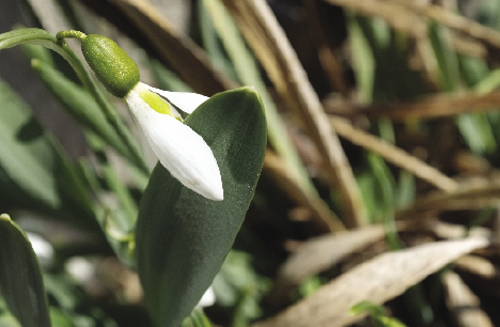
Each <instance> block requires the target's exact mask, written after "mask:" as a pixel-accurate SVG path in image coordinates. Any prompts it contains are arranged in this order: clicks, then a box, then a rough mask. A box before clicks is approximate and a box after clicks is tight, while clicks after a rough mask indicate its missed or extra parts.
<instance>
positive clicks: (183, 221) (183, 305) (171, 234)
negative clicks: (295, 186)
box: [136, 88, 266, 327]
mask: <svg viewBox="0 0 500 327" xmlns="http://www.w3.org/2000/svg"><path fill="white" fill-rule="evenodd" d="M185 123H186V124H187V125H189V126H190V127H191V128H192V129H193V130H195V131H196V132H198V133H199V134H200V135H201V136H202V137H203V138H204V139H205V141H206V142H207V144H208V145H209V146H210V147H211V148H212V150H213V152H214V155H215V157H216V159H217V162H218V164H219V168H220V171H221V175H222V182H223V187H224V201H220V202H216V201H211V200H207V199H205V198H203V197H202V196H200V195H198V194H196V193H194V192H193V191H191V190H189V189H187V188H185V187H184V186H182V185H181V184H180V183H179V182H178V181H177V180H175V179H174V178H173V177H172V176H171V175H170V173H168V172H167V171H166V170H165V169H164V168H163V166H161V165H157V166H156V168H155V170H154V171H153V174H152V176H151V179H150V182H149V185H148V187H147V188H146V191H145V194H144V196H143V199H142V201H141V207H140V210H139V218H138V222H137V231H136V242H137V260H138V271H139V276H140V278H141V282H142V285H143V288H144V292H145V297H146V303H147V305H148V308H149V310H150V313H151V316H152V318H153V321H154V322H155V324H156V325H157V326H162V327H177V326H178V325H179V324H180V323H181V322H182V320H183V319H184V318H185V317H186V316H187V315H188V314H189V313H190V312H191V310H192V309H193V307H194V306H195V305H196V303H197V302H198V301H199V299H200V298H201V296H202V295H203V293H204V292H205V290H206V289H207V288H208V287H209V286H210V284H211V283H212V280H213V278H214V277H215V275H216V274H217V272H218V271H219V269H220V267H221V265H222V262H223V261H224V258H225V256H226V254H227V253H228V251H229V250H230V248H231V246H232V244H233V242H234V238H235V236H236V234H237V232H238V230H239V228H240V226H241V224H242V222H243V219H244V218H245V214H246V211H247V210H248V207H249V205H250V201H251V199H252V197H253V194H254V191H255V186H256V184H257V180H258V178H259V176H260V171H261V169H262V164H263V160H264V153H265V145H266V122H265V116H264V112H263V108H262V104H261V101H260V98H259V96H258V95H257V93H256V92H255V91H253V89H250V88H240V89H236V90H233V91H227V92H223V93H219V94H217V95H215V96H213V97H212V98H210V99H209V100H208V101H207V102H205V103H203V104H202V105H201V106H200V107H199V108H198V109H197V110H196V111H195V112H194V113H193V114H191V115H190V116H189V117H188V118H187V119H186V121H185ZM186 146H189V145H186Z"/></svg>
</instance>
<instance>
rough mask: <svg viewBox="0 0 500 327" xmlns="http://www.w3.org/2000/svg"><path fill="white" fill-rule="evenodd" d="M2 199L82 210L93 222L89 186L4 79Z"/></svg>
mask: <svg viewBox="0 0 500 327" xmlns="http://www.w3.org/2000/svg"><path fill="white" fill-rule="evenodd" d="M0 103H1V105H0V118H1V119H0V140H1V142H0V197H1V198H2V199H3V201H2V202H3V203H2V204H1V206H2V207H3V206H5V205H12V206H21V207H30V208H35V209H42V210H45V211H50V212H59V213H61V212H63V211H64V212H67V211H74V212H79V215H75V217H85V218H87V219H90V220H89V221H88V222H89V223H90V224H95V225H94V227H97V226H96V222H95V221H94V220H93V213H92V205H91V203H90V199H89V197H88V195H87V193H86V190H85V185H84V184H83V182H82V180H81V179H80V178H79V175H78V174H77V173H76V171H75V169H74V167H73V166H72V165H71V163H70V162H69V159H68V158H67V157H66V156H65V155H64V153H63V152H62V150H61V148H60V146H59V145H58V144H57V142H55V140H54V139H53V137H51V135H50V134H49V133H47V132H46V131H45V130H44V129H43V127H42V126H41V125H40V124H39V123H38V121H37V120H36V118H35V117H34V116H33V114H32V113H31V110H30V108H29V107H28V105H27V104H26V103H24V102H23V101H22V100H21V99H20V98H19V97H18V96H17V95H16V94H15V93H14V92H12V90H11V89H10V88H9V87H8V86H7V84H5V83H4V82H3V81H1V80H0Z"/></svg>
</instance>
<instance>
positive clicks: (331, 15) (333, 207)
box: [0, 0, 500, 327]
mask: <svg viewBox="0 0 500 327" xmlns="http://www.w3.org/2000/svg"><path fill="white" fill-rule="evenodd" d="M238 1H239V0H236V1H234V2H232V1H231V0H224V1H219V0H217V1H216V0H203V1H201V0H198V1H194V0H193V1H186V0H154V1H153V0H150V1H141V0H135V1H133V0H21V1H20V0H2V1H0V33H4V32H8V31H10V30H12V29H14V28H19V27H21V26H24V27H39V28H44V29H46V30H47V31H49V32H50V33H52V34H55V33H57V32H58V31H61V30H69V29H77V30H82V31H84V32H85V33H87V34H90V33H96V34H101V35H105V36H107V37H110V38H112V39H113V40H115V41H116V42H117V43H118V44H119V45H120V46H121V47H123V48H124V49H126V51H127V53H129V55H130V56H131V57H132V58H133V59H134V60H135V61H136V62H137V63H138V65H139V66H140V69H141V80H142V81H144V82H146V83H148V84H151V85H154V86H157V87H161V88H164V89H168V90H173V91H194V92H197V93H202V94H205V95H207V96H211V95H213V94H215V93H217V92H222V91H224V90H225V89H230V88H234V87H237V86H238V85H252V86H255V87H256V88H257V89H258V91H259V92H260V94H261V95H262V100H263V103H264V105H265V106H266V114H267V119H268V135H269V136H268V143H269V145H268V151H267V157H266V161H265V165H264V170H263V174H262V177H261V180H260V182H259V186H258V189H257V192H256V195H255V198H254V200H253V202H252V205H251V207H250V210H249V213H248V216H247V219H246V221H245V223H244V225H243V227H242V230H241V232H240V234H239V235H238V238H237V240H236V243H235V246H234V249H233V251H231V253H230V254H229V255H228V258H227V260H226V263H225V265H224V267H223V269H222V271H221V273H220V274H219V275H218V276H217V278H216V280H215V281H214V285H213V289H214V292H215V296H216V300H215V303H214V304H213V305H211V306H210V307H207V308H206V309H205V312H206V314H207V316H208V317H209V318H210V319H211V320H212V322H213V323H214V325H216V326H237V327H240V326H250V325H253V326H256V327H257V326H258V327H272V326H285V325H286V326H288V327H293V326H302V327H303V326H311V327H312V326H349V325H356V326H397V325H396V322H395V320H390V319H389V317H395V318H397V319H399V320H400V321H402V322H403V323H405V324H406V325H408V326H479V327H482V326H498V325H500V315H499V314H498V310H497V308H498V305H499V304H500V301H499V299H500V288H499V287H500V286H499V285H500V284H499V281H500V275H499V274H498V271H499V264H500V257H499V256H498V251H497V248H496V247H495V246H494V245H495V243H494V242H495V241H498V237H499V235H500V231H499V230H498V228H499V226H500V224H499V219H500V218H499V217H500V213H499V211H498V210H499V205H500V178H499V177H500V175H499V170H498V167H499V166H500V151H499V144H500V143H499V142H500V114H499V112H498V108H499V105H500V92H499V91H498V88H499V86H500V70H499V69H498V64H499V62H500V31H499V28H500V2H499V1H497V0H442V1H437V0H436V1H431V0H351V1H349V0H269V1H267V2H265V1H249V0H245V1H242V2H241V5H240V2H238ZM252 3H254V4H256V5H255V7H252V5H251V4H252ZM266 3H267V5H265V4H266ZM266 10H267V11H266ZM262 13H266V15H264V14H262ZM72 41H73V40H70V41H68V43H69V44H70V46H71V47H72V49H73V50H74V51H75V52H76V53H77V55H80V52H79V49H78V43H77V42H72ZM43 56H46V54H44V55H43ZM49 56H50V57H51V58H52V59H51V60H52V61H53V66H54V67H55V68H56V69H57V70H59V71H60V72H62V74H63V76H65V77H66V78H67V80H69V81H73V82H75V83H76V84H77V85H78V86H79V87H80V86H81V85H79V82H78V81H77V80H76V78H75V75H74V73H73V72H71V69H69V67H68V66H67V64H65V63H64V61H63V60H61V58H60V57H59V56H57V55H53V54H52V53H51V54H50V55H49ZM33 58H35V59H37V60H39V59H40V58H42V57H41V56H40V54H37V53H36V52H35V51H34V50H33V48H22V47H15V48H12V49H6V50H2V51H0V78H1V79H2V80H3V81H5V82H6V83H7V85H8V88H11V89H12V90H13V91H14V92H15V93H17V95H18V97H19V98H21V99H23V100H24V101H26V103H27V104H28V107H29V108H31V110H32V112H34V114H35V116H36V117H37V119H38V120H39V121H40V123H41V125H42V126H43V128H46V129H47V130H49V131H50V132H51V133H52V134H53V135H54V136H55V138H56V139H57V141H56V143H57V144H60V145H61V147H62V148H63V149H64V151H63V152H64V156H67V158H68V160H69V162H71V165H72V166H74V167H73V168H74V169H75V171H78V172H79V173H82V172H85V173H86V174H90V175H91V176H93V178H95V181H96V183H90V182H89V180H92V178H87V179H85V183H84V185H85V190H86V191H87V193H89V194H91V196H90V197H89V198H91V199H90V200H89V203H91V204H88V203H84V204H82V203H80V202H78V201H75V200H74V199H72V196H71V191H67V190H68V189H65V188H64V186H61V185H60V184H57V183H59V182H60V181H57V182H56V184H57V186H58V188H57V189H58V192H59V193H57V192H56V193H57V196H58V197H57V199H58V200H59V201H60V203H61V205H60V206H57V207H55V206H51V204H50V203H45V202H43V200H40V199H39V198H38V197H39V195H37V194H35V193H34V192H30V189H29V187H26V188H25V187H23V185H22V183H21V182H19V183H18V181H17V180H16V179H15V178H14V177H12V178H11V177H9V176H8V175H9V171H8V170H7V169H6V168H4V166H3V161H2V160H5V161H7V160H6V159H8V156H9V155H10V154H9V153H8V152H7V151H5V152H3V153H0V168H2V170H1V172H2V173H3V174H0V177H1V178H0V181H1V182H2V183H3V184H1V185H0V188H2V187H3V191H2V190H1V189H0V211H7V212H9V213H11V215H12V216H13V218H14V219H15V220H16V221H19V222H20V224H21V226H22V227H23V228H24V229H25V230H27V231H29V232H33V233H35V234H37V235H41V236H43V237H44V240H45V241H48V244H49V247H51V248H52V249H53V250H51V251H54V253H52V252H50V251H49V253H52V254H50V255H48V259H47V262H46V263H45V264H43V266H44V274H45V278H46V280H45V282H46V284H47V285H46V288H47V292H48V293H49V302H50V303H51V306H52V308H53V312H52V313H51V314H52V315H53V319H57V320H56V321H57V324H56V323H54V326H148V324H149V321H148V318H147V314H146V310H145V308H144V304H143V301H142V293H141V290H140V286H139V283H138V281H137V276H136V274H135V273H134V272H133V269H131V268H133V264H130V262H129V261H127V260H128V259H130V258H129V257H127V255H128V254H127V249H128V248H127V247H126V244H125V243H126V242H121V241H116V239H113V236H112V235H111V234H112V233H111V232H110V231H109V230H104V232H103V231H101V230H100V229H99V228H96V227H95V226H93V227H92V226H91V225H92V223H89V221H90V220H92V221H93V222H95V221H98V222H100V223H102V219H103V218H102V213H103V212H104V211H106V210H110V211H113V210H114V209H116V208H119V209H117V210H116V211H117V212H118V211H120V212H119V213H117V215H122V214H123V216H127V215H128V217H129V218H130V219H131V221H135V220H134V219H135V214H136V212H137V204H138V203H139V201H140V197H141V194H142V191H143V189H144V187H145V185H146V183H147V176H144V174H143V175H141V174H140V173H137V170H138V169H137V167H134V166H133V165H130V164H128V163H127V160H124V157H123V156H122V154H120V153H119V151H115V150H116V149H115V150H111V149H110V148H112V146H110V144H107V143H106V142H102V140H101V141H100V142H99V141H96V140H95V139H94V138H93V137H92V136H89V133H88V130H89V127H88V126H85V124H83V123H82V121H79V120H78V117H76V118H75V117H74V115H72V114H71V111H70V110H68V109H67V108H66V107H67V103H64V101H61V100H60V98H59V97H58V96H57V95H56V96H54V90H50V91H49V89H50V87H49V86H48V84H49V83H47V82H46V81H44V80H43V78H40V75H39V74H37V73H36V72H35V71H34V69H32V67H31V63H30V61H31V59H33ZM44 58H45V57H44ZM2 87H3V86H2ZM109 101H110V103H112V104H113V105H114V107H116V109H117V111H118V112H119V113H120V115H121V116H122V118H123V120H124V121H125V122H126V123H128V122H130V117H129V116H128V114H127V112H126V109H125V107H124V104H123V102H122V101H121V100H120V99H116V98H112V97H111V96H110V97H109ZM1 106H2V103H0V107H1ZM4 108H7V106H4ZM4 114H5V113H4ZM1 121H2V111H1V110H0V122H1ZM0 126H1V125H0ZM130 126H131V127H130V130H131V131H132V132H135V129H134V127H133V125H130ZM13 132H15V131H13ZM0 142H2V140H0ZM37 158H38V157H37ZM65 158H66V157H65ZM108 168H109V169H110V170H112V171H113V172H116V176H117V178H116V179H117V180H119V181H120V182H121V183H122V184H120V188H115V186H114V184H113V181H115V180H116V179H111V178H110V175H107V174H109V171H108V170H107V169H108ZM89 172H90V173H89ZM52 173H54V172H52ZM113 174H114V173H113ZM82 175H84V173H82ZM5 176H7V177H5ZM116 176H115V177H116ZM29 178H31V177H28V179H29ZM19 180H23V178H19ZM87 182H88V183H87ZM86 183H87V184H86ZM11 187H12V189H15V190H16V192H10V190H11V189H10V188H11ZM18 188H19V190H21V191H18ZM69 189H71V188H69ZM117 189H119V190H120V192H121V191H123V190H125V191H123V192H125V193H126V194H127V195H126V196H124V197H120V196H116V190H117ZM113 193H115V195H113ZM120 194H121V193H120ZM66 197H69V198H70V199H67V198H66ZM33 203H35V204H36V205H30V204H33ZM123 208H125V209H123ZM101 209H102V210H101ZM122 209H123V210H122ZM100 210H101V211H100ZM87 211H88V212H87ZM121 211H124V212H121ZM68 217H69V218H68ZM89 217H90V220H86V219H89ZM66 218H68V219H66ZM70 218H71V219H70ZM116 219H117V221H120V218H116ZM61 221H63V222H64V223H60V222H61ZM83 221H85V223H84V224H80V223H81V222H83ZM75 222H76V223H75ZM82 225H85V226H83V227H82ZM101 225H102V224H101ZM89 226H90V227H89ZM118 229H120V232H121V233H123V234H126V233H130V229H129V230H127V228H125V227H123V228H122V227H119V228H118ZM475 233H476V234H475ZM110 235H111V236H110ZM120 235H121V234H120ZM470 235H481V236H482V237H486V236H488V237H490V240H493V241H488V242H489V243H488V245H489V247H486V249H484V246H483V247H482V248H483V249H481V250H478V249H477V248H467V250H464V248H463V247H461V245H463V244H461V243H457V244H455V245H453V246H450V249H451V250H449V251H448V250H447V249H446V250H445V249H444V248H440V247H439V244H441V243H440V241H450V240H456V239H461V238H463V237H468V236H470ZM423 245H428V246H430V247H429V249H431V251H429V252H428V253H427V252H425V253H423V252H422V253H423V254H422V253H420V252H418V253H420V254H418V253H417V250H420V249H422V248H421V246H423ZM0 246H1V240H0ZM431 246H436V247H435V248H431ZM403 249H404V250H405V251H407V252H402V253H403V255H402V258H403V259H402V261H401V265H400V266H395V267H393V266H390V265H389V263H391V262H392V263H395V262H399V261H397V260H396V259H394V260H388V262H386V261H382V259H383V254H394V253H396V252H393V251H394V250H400V251H403ZM412 250H415V252H412ZM447 251H448V252H447ZM450 251H451V252H450ZM449 253H453V255H448V254H449ZM41 255H42V254H41ZM459 257H460V259H458V261H456V259H457V258H459ZM361 263H365V264H366V265H365V266H362V267H366V269H367V270H368V272H369V273H368V274H365V275H362V274H361V271H360V270H357V268H359V267H360V266H361ZM431 263H432V264H431ZM410 268H411V269H410ZM370 269H371V270H370ZM384 269H386V270H385V273H384ZM381 271H382V272H381ZM356 274H359V275H356ZM367 276H368V277H367ZM369 276H377V277H376V278H375V277H374V278H371V277H369ZM391 276H392V277H391ZM341 278H344V279H341ZM349 278H351V281H352V280H354V281H355V282H354V284H348V279H349ZM339 280H340V282H338V283H337V284H335V281H339ZM358 281H359V283H358ZM342 283H345V284H344V285H348V286H347V287H344V288H342V287H341V285H342ZM353 285H354V286H353ZM391 286H394V288H397V291H393V290H392V289H391ZM373 289H375V291H373V292H371V290H373ZM370 292H371V293H370ZM328 294H330V295H328ZM331 294H333V295H331ZM329 296H330V297H329ZM333 296H335V297H334V299H333V300H332V297H333ZM308 298H309V299H312V300H310V301H309V302H308V301H307V299H308ZM364 300H370V301H371V302H370V303H368V304H366V305H365V306H361V307H360V308H358V311H357V312H355V313H365V314H366V313H368V316H366V315H364V316H363V315H361V316H358V315H356V314H349V313H348V310H344V309H345V308H343V307H342V306H341V305H340V303H346V305H348V304H349V306H348V308H350V307H351V306H352V305H354V304H356V303H359V302H362V301H364ZM351 302H352V303H351ZM337 307H339V309H338V310H339V312H337V311H336V310H337V309H336V308H337ZM341 307H342V308H341ZM463 307H467V308H470V310H468V311H467V310H465V311H464V310H462V309H463ZM317 308H320V309H318V310H319V311H315V310H316V309H317ZM285 309H287V311H285ZM341 309H342V310H343V311H341ZM294 312H296V313H295V314H296V316H294ZM304 312H305V313H304ZM318 312H319V313H318ZM300 313H302V314H300ZM7 314H8V313H7V311H6V310H5V307H4V306H3V305H2V302H0V326H3V325H2V323H1V317H2V315H7ZM300 317H306V318H304V319H303V320H300ZM384 319H386V320H384ZM58 324H59V325H58ZM6 326H15V325H6Z"/></svg>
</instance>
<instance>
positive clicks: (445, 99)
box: [325, 92, 500, 121]
mask: <svg viewBox="0 0 500 327" xmlns="http://www.w3.org/2000/svg"><path fill="white" fill-rule="evenodd" d="M499 104H500V92H491V93H487V94H481V95H478V94H475V93H464V94H461V95H458V96H457V95H448V94H439V95H432V96H429V97H427V98H425V99H424V100H420V101H416V102H408V103H393V104H390V103H389V104H383V105H380V104H375V105H345V106H344V105H339V104H335V105H334V104H329V103H325V110H326V111H327V112H328V113H332V114H336V115H340V116H345V117H353V116H358V115H363V116H366V117H369V118H380V117H386V118H389V119H391V120H394V121H405V120H407V119H432V118H440V117H450V116H455V115H459V114H462V113H467V112H480V111H488V110H496V109H498V106H499Z"/></svg>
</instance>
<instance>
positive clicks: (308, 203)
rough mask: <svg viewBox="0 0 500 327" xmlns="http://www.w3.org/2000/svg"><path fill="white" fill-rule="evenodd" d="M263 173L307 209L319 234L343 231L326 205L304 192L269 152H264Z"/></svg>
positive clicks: (285, 167)
mask: <svg viewBox="0 0 500 327" xmlns="http://www.w3.org/2000/svg"><path fill="white" fill-rule="evenodd" d="M264 172H265V173H267V174H268V175H269V176H270V177H271V178H272V179H274V181H275V182H276V185H278V187H280V188H281V189H282V190H283V191H285V192H286V193H287V194H288V196H289V197H290V198H291V199H292V200H294V201H295V202H296V203H297V204H299V205H302V206H304V207H306V208H307V209H309V211H310V212H311V214H312V217H313V219H314V223H315V225H316V226H317V228H318V229H319V230H320V231H321V232H328V233H330V232H334V231H341V230H345V226H344V225H343V224H342V222H341V221H340V220H339V218H338V217H337V216H336V215H335V214H334V213H333V212H332V211H331V210H330V208H329V207H328V205H327V204H326V203H325V201H323V200H322V199H321V198H320V197H319V196H318V195H317V194H314V193H311V192H305V191H304V189H303V188H302V187H301V186H300V185H299V184H298V183H297V179H296V178H294V176H292V174H291V173H290V172H289V171H288V169H287V166H286V164H285V163H284V162H283V160H282V159H281V158H280V157H278V156H277V155H275V154H273V153H272V152H271V151H269V150H268V151H267V152H266V157H265V159H264Z"/></svg>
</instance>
